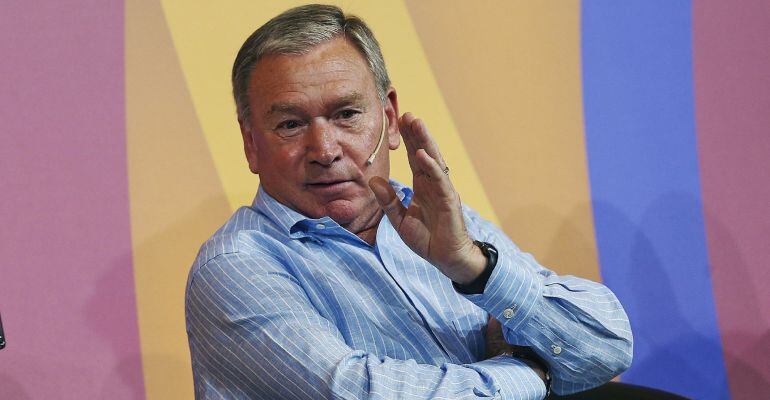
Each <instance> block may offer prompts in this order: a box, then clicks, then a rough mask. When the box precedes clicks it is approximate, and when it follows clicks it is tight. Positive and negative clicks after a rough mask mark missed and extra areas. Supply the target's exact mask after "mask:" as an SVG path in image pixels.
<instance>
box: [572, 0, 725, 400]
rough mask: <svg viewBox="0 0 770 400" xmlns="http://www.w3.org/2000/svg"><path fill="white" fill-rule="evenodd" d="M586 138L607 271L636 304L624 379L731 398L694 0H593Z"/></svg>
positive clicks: (585, 9)
mask: <svg viewBox="0 0 770 400" xmlns="http://www.w3.org/2000/svg"><path fill="white" fill-rule="evenodd" d="M581 13H582V60H583V62H582V66H583V85H584V89H583V93H584V107H585V124H586V129H585V131H586V143H587V151H588V160H589V176H590V180H591V194H592V203H593V207H594V219H595V226H596V236H597V238H596V239H597V245H598V247H599V257H600V264H601V270H602V276H603V278H604V281H605V283H606V284H607V285H608V286H609V287H610V288H611V289H612V290H613V291H615V293H616V294H617V295H618V297H619V298H620V300H621V302H622V303H623V304H624V306H625V307H626V310H627V312H628V315H629V317H630V319H631V324H632V327H633V331H634V338H635V341H634V342H635V351H634V364H633V366H632V367H631V369H630V370H629V371H628V372H626V373H625V374H624V375H623V378H624V381H627V382H633V383H638V384H643V385H648V386H653V387H657V388H662V389H666V390H670V391H673V392H677V393H681V394H684V395H686V396H689V397H693V398H698V399H725V398H729V395H728V388H727V379H726V374H725V367H724V362H723V359H722V348H721V343H720V336H719V331H718V328H717V321H716V314H715V307H714V298H713V294H712V286H711V277H710V273H709V265H708V257H707V252H706V242H705V229H704V221H703V213H702V204H701V197H700V193H701V191H700V181H699V177H698V160H697V153H696V139H695V123H694V121H695V119H694V109H693V107H694V106H693V104H694V99H693V86H692V85H693V74H692V49H691V14H690V2H689V1H668V0H657V1H649V0H636V1H624V2H618V1H610V0H605V1H596V0H595V1H584V2H583V3H582V6H581Z"/></svg>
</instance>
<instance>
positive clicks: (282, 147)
mask: <svg viewBox="0 0 770 400" xmlns="http://www.w3.org/2000/svg"><path fill="white" fill-rule="evenodd" d="M249 104H250V106H251V120H250V128H251V129H250V130H249V129H246V125H245V124H243V123H241V132H242V133H243V139H244V149H245V151H246V157H247V159H248V160H249V167H250V169H251V171H252V172H254V173H258V174H259V177H260V182H261V183H262V186H263V188H264V189H265V191H267V193H268V194H270V195H271V196H272V197H273V198H275V199H276V200H278V201H279V202H280V203H282V204H284V205H287V206H289V207H291V208H293V209H295V210H297V211H299V212H300V213H302V214H304V215H306V216H308V217H311V218H320V217H322V216H330V217H331V218H332V219H334V220H335V221H336V222H337V223H339V224H340V225H342V226H344V227H346V228H348V229H349V230H350V231H352V232H354V233H357V230H361V229H363V228H366V227H367V226H366V225H367V224H368V223H369V221H371V220H372V218H374V217H375V216H376V215H378V214H379V206H378V205H377V202H376V200H375V199H374V195H373V193H372V192H371V190H370V189H369V186H368V182H369V179H371V178H372V177H373V176H380V177H383V178H385V179H387V178H388V176H389V172H390V166H389V158H388V148H390V149H396V148H397V147H398V145H399V140H400V137H399V133H398V128H397V123H396V121H397V115H398V106H397V101H396V93H395V91H394V90H393V89H392V88H391V90H390V91H389V92H388V96H387V101H386V102H385V105H383V104H382V102H381V101H380V99H379V97H378V96H377V90H376V87H375V83H374V78H373V76H372V74H371V72H370V71H369V68H368V67H367V63H366V60H365V59H364V58H363V56H362V55H361V54H360V53H359V52H358V50H356V48H355V47H354V46H353V45H351V44H350V43H348V42H347V41H345V40H344V39H342V38H337V39H333V40H330V41H327V42H324V43H322V44H320V45H318V46H316V47H315V48H313V49H312V50H311V51H310V52H309V53H307V54H304V55H269V56H266V57H264V58H262V59H261V60H260V61H259V62H258V63H257V65H256V66H255V68H254V71H253V72H252V75H251V78H250V81H249ZM383 110H384V111H385V113H386V119H387V127H386V132H385V135H386V136H385V142H384V143H383V146H382V148H381V149H380V151H379V152H378V155H377V157H376V159H375V161H374V163H373V164H372V165H366V160H367V158H368V157H369V156H370V155H371V154H372V152H373V151H374V149H375V147H376V146H377V142H378V140H379V137H380V132H381V130H382V123H383Z"/></svg>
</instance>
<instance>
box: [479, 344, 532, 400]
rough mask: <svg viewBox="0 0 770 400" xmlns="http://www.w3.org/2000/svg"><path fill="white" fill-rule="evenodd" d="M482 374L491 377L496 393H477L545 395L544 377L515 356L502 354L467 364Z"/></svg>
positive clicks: (510, 396) (517, 396) (506, 396)
mask: <svg viewBox="0 0 770 400" xmlns="http://www.w3.org/2000/svg"><path fill="white" fill-rule="evenodd" d="M466 367H468V368H471V369H474V370H476V371H478V372H479V373H480V374H481V375H482V376H486V377H491V378H492V382H491V386H492V387H493V388H494V390H495V392H494V393H487V392H480V391H479V388H476V392H477V393H476V395H480V396H490V397H491V396H495V395H497V394H499V395H500V397H501V398H503V399H536V400H541V399H543V398H544V397H545V394H546V387H545V383H544V382H543V380H542V379H540V377H539V376H538V375H537V373H536V372H535V371H534V370H533V369H532V368H530V367H529V366H528V365H527V364H525V363H524V362H522V361H521V360H518V359H516V358H514V357H510V356H506V355H501V356H497V357H492V358H490V359H487V360H483V361H479V362H475V363H473V364H466Z"/></svg>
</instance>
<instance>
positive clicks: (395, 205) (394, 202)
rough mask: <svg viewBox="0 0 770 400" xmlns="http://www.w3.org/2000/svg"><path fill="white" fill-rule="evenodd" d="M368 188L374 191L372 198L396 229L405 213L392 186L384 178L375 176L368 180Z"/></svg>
mask: <svg viewBox="0 0 770 400" xmlns="http://www.w3.org/2000/svg"><path fill="white" fill-rule="evenodd" d="M369 188H371V189H372V192H374V198H375V199H377V203H378V204H379V205H380V207H381V208H382V210H383V211H384V212H385V215H387V216H388V219H389V220H390V224H391V225H393V226H394V227H396V229H398V227H399V226H400V225H401V221H402V220H403V219H404V215H405V214H406V208H405V207H404V205H403V204H401V200H399V199H398V196H396V191H395V190H393V186H390V183H388V181H386V180H385V179H382V178H380V177H379V176H375V177H373V178H372V179H370V180H369Z"/></svg>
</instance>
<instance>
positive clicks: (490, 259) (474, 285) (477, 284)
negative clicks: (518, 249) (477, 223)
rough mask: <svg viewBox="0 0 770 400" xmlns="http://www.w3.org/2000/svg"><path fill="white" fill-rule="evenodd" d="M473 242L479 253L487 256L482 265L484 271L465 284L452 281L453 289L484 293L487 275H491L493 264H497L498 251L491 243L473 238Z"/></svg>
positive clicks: (461, 291)
mask: <svg viewBox="0 0 770 400" xmlns="http://www.w3.org/2000/svg"><path fill="white" fill-rule="evenodd" d="M473 244H475V245H476V246H478V248H479V249H481V254H483V255H484V257H486V258H487V265H486V266H485V267H484V271H483V272H482V273H481V275H479V276H478V277H477V278H476V279H474V280H473V281H472V282H470V283H468V284H466V285H461V284H459V283H457V282H452V285H454V287H455V290H457V291H458V292H460V293H462V294H481V293H484V288H485V287H486V286H487V281H489V277H490V276H492V271H494V270H495V265H497V256H498V254H499V253H498V252H497V249H496V248H495V246H492V244H491V243H487V242H480V241H478V240H474V241H473Z"/></svg>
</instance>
